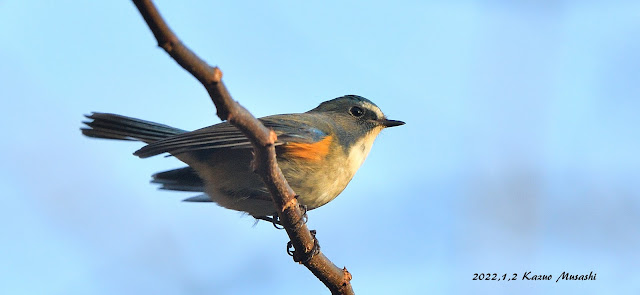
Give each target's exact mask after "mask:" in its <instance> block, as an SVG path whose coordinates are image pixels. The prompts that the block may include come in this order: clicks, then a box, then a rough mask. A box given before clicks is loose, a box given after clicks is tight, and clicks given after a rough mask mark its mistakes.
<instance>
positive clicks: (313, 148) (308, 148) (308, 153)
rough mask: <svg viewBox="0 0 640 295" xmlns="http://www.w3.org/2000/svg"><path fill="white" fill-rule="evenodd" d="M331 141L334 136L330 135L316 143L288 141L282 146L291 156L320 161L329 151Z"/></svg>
mask: <svg viewBox="0 0 640 295" xmlns="http://www.w3.org/2000/svg"><path fill="white" fill-rule="evenodd" d="M331 141H333V137H332V136H331V135H329V136H325V138H323V139H322V140H320V141H318V142H314V143H299V142H288V143H287V144H285V145H282V148H283V149H284V152H285V153H286V154H287V156H289V157H294V158H300V159H305V160H308V161H315V162H318V161H320V160H322V159H324V157H326V156H327V154H328V153H329V146H330V145H331Z"/></svg>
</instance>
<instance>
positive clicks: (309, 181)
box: [82, 95, 404, 219]
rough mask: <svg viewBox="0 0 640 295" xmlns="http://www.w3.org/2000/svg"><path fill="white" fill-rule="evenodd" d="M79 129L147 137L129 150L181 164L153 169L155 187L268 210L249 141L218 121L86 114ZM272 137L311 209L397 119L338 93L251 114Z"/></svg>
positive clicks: (261, 213) (334, 191) (336, 190)
mask: <svg viewBox="0 0 640 295" xmlns="http://www.w3.org/2000/svg"><path fill="white" fill-rule="evenodd" d="M87 118H89V119H91V121H88V122H84V124H86V125H87V126H88V127H85V128H82V133H83V134H84V135H86V136H89V137H96V138H107V139H120V140H138V141H143V142H145V143H147V145H146V146H144V147H143V148H141V149H139V150H138V151H136V152H135V153H134V155H136V156H138V157H140V158H147V157H151V156H155V155H159V154H162V153H169V154H171V155H172V156H174V157H176V158H178V159H179V160H181V161H182V162H184V163H186V164H187V165H189V166H188V167H184V168H179V169H174V170H169V171H165V172H160V173H157V174H155V175H153V181H152V182H154V183H159V184H161V185H162V186H161V188H162V189H168V190H176V191H192V192H202V193H204V194H202V195H199V196H196V197H192V198H189V199H186V200H185V201H194V202H211V201H213V202H216V203H217V204H218V205H220V206H222V207H225V208H229V209H233V210H237V211H243V212H246V213H248V214H250V215H252V216H254V217H255V218H259V219H265V217H269V216H276V215H277V213H276V209H275V207H274V205H273V203H272V201H271V196H270V194H269V191H268V190H267V189H266V187H265V185H264V183H263V182H262V180H261V178H260V177H259V176H258V175H257V174H255V173H254V172H253V170H252V168H251V161H252V159H253V156H252V145H251V143H250V142H249V140H248V139H247V138H246V137H245V136H244V135H243V134H242V133H241V132H240V130H238V129H237V128H236V127H235V126H233V125H231V124H229V123H227V122H223V123H219V124H216V125H213V126H209V127H205V128H202V129H198V130H195V131H191V132H187V131H185V130H181V129H177V128H173V127H169V126H166V125H162V124H158V123H153V122H148V121H144V120H140V119H134V118H129V117H125V116H120V115H115V114H106V113H92V114H91V115H88V116H87ZM259 120H260V121H261V122H262V123H263V124H264V125H265V126H266V127H267V128H270V129H272V130H273V131H275V133H276V134H277V136H278V140H277V141H276V155H277V160H278V165H279V167H280V169H281V170H282V173H283V174H284V176H285V178H286V179H287V181H288V183H289V185H290V186H291V188H292V189H293V190H294V191H295V192H296V194H297V195H298V196H299V197H298V201H299V202H300V203H301V204H302V205H304V206H306V207H307V209H308V210H311V209H315V208H318V207H320V206H322V205H324V204H326V203H328V202H330V201H331V200H333V199H334V198H335V197H336V196H338V194H340V193H341V192H342V190H344V188H345V187H346V186H347V184H348V183H349V181H351V179H352V178H353V176H354V174H355V173H356V171H357V170H358V168H360V165H362V163H363V162H364V160H365V158H366V157H367V155H368V154H369V151H370V150H371V146H372V145H373V141H374V140H375V138H376V137H377V136H378V134H379V133H380V131H382V129H384V128H387V127H394V126H399V125H403V124H404V122H402V121H396V120H389V119H387V118H386V117H385V115H384V114H383V113H382V111H381V110H380V108H378V106H376V105H375V104H374V103H373V102H371V101H369V100H368V99H366V98H364V97H360V96H357V95H346V96H342V97H338V98H335V99H332V100H329V101H325V102H323V103H321V104H320V105H319V106H318V107H316V108H314V109H312V110H310V111H308V112H305V113H300V114H284V115H273V116H267V117H263V118H260V119H259Z"/></svg>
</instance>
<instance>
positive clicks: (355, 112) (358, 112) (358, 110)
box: [349, 107, 364, 117]
mask: <svg viewBox="0 0 640 295" xmlns="http://www.w3.org/2000/svg"><path fill="white" fill-rule="evenodd" d="M349 113H351V115H353V116H354V117H362V115H364V110H363V109H362V108H361V107H351V108H350V109H349Z"/></svg>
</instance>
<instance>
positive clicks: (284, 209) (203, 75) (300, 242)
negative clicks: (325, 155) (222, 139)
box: [133, 0, 354, 294]
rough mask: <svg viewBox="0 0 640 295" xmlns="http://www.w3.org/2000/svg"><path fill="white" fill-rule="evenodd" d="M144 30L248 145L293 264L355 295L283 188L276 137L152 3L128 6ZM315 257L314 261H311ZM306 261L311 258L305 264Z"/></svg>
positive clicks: (338, 291) (142, 0)
mask: <svg viewBox="0 0 640 295" xmlns="http://www.w3.org/2000/svg"><path fill="white" fill-rule="evenodd" d="M133 2H134V4H135V5H136V7H137V8H138V10H139V11H140V14H142V17H143V18H144V20H145V21H146V23H147V25H148V26H149V28H150V29H151V32H153V35H154V36H155V38H156V40H157V41H158V46H160V47H162V48H163V49H164V50H165V51H166V52H167V53H168V54H169V55H170V56H171V57H172V58H173V59H174V60H175V61H176V62H177V63H178V64H180V66H182V67H183V68H184V69H185V70H187V71H188V72H189V73H191V74H192V75H193V76H194V77H195V78H196V79H198V81H200V82H201V83H202V85H204V87H205V88H206V89H207V92H208V93H209V96H210V97H211V100H212V101H213V103H214V104H215V106H216V109H217V115H218V117H220V119H222V120H228V121H229V122H230V123H231V124H233V125H234V126H236V127H237V128H238V129H240V130H241V131H242V133H244V135H245V136H247V138H249V140H250V141H251V143H252V144H253V148H254V153H255V159H254V160H255V161H254V163H255V164H256V167H255V168H256V172H257V173H258V174H259V175H260V176H261V177H262V180H263V181H264V183H265V185H266V186H267V188H268V189H269V192H270V193H271V197H272V199H273V202H274V204H275V206H276V208H277V209H278V215H279V217H280V221H281V223H282V225H283V226H284V228H285V229H286V231H287V234H288V235H289V238H290V239H291V243H292V245H293V246H294V248H295V249H297V250H296V255H295V256H296V257H294V259H295V260H296V261H303V262H304V265H305V266H306V267H307V268H308V269H309V270H310V271H311V272H312V273H313V274H314V275H315V276H316V277H318V279H320V281H322V282H323V283H324V284H325V285H326V286H327V288H329V290H331V293H332V294H354V293H353V289H352V288H351V283H350V280H351V274H349V272H348V271H347V270H346V268H343V269H340V268H338V267H336V266H335V265H334V264H333V263H332V262H331V261H330V260H329V259H328V258H327V257H326V256H324V255H323V254H322V253H321V252H319V250H317V248H316V247H315V246H314V245H316V242H317V240H316V239H315V237H314V236H313V235H312V234H311V232H310V231H309V229H308V228H307V226H306V225H305V224H304V222H303V221H302V220H303V213H302V211H301V210H300V206H299V204H298V201H297V199H296V194H295V193H294V192H293V190H292V189H291V187H289V185H288V184H287V181H286V179H285V178H284V175H283V174H282V171H281V170H280V168H279V167H278V163H277V160H276V152H275V146H274V143H275V141H276V139H277V137H276V134H275V133H274V132H273V131H272V130H269V129H267V128H266V127H264V125H262V123H260V121H258V120H257V119H256V118H255V117H253V116H252V115H251V113H249V111H247V110H246V109H245V108H244V107H242V106H241V105H240V104H238V103H237V102H236V101H234V100H233V99H232V98H231V95H230V94H229V92H228V91H227V88H226V87H225V85H224V83H223V82H222V72H221V71H220V69H218V68H217V67H211V66H209V65H208V64H207V63H206V62H205V61H203V60H202V59H200V58H199V57H198V56H197V55H196V54H195V53H193V51H191V50H190V49H189V48H187V47H186V46H185V45H184V44H182V42H180V40H179V39H178V36H176V34H175V33H173V31H171V29H170V28H169V26H168V25H167V24H166V22H165V21H164V19H163V18H162V16H161V15H160V13H159V12H158V10H157V9H156V7H155V6H154V4H153V2H152V1H150V0H133ZM316 251H317V253H316ZM314 253H316V254H315V255H313V254H314ZM306 257H311V258H310V259H306Z"/></svg>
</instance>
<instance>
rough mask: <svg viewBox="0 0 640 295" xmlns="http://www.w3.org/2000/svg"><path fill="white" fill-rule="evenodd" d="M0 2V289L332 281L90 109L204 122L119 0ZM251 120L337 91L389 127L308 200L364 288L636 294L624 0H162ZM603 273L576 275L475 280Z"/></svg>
mask: <svg viewBox="0 0 640 295" xmlns="http://www.w3.org/2000/svg"><path fill="white" fill-rule="evenodd" d="M76 2H77V1H56V2H55V3H53V2H51V3H35V2H26V1H6V0H5V1H0V38H1V39H2V40H3V45H2V46H0V65H1V66H0V98H1V99H2V105H3V107H2V116H0V124H1V125H2V126H5V129H4V136H3V138H4V141H3V144H2V145H1V146H0V155H2V162H3V164H4V165H3V166H4V169H1V171H0V194H1V195H2V196H4V198H3V202H2V203H3V205H2V206H0V221H2V223H0V224H2V226H0V234H1V235H2V236H3V237H4V239H3V242H2V243H0V265H2V267H0V293H3V294H114V293H120V294H141V293H149V294H254V293H258V292H261V293H262V292H273V293H276V294H300V293H302V292H304V293H306V294H326V293H327V291H326V289H324V287H323V286H322V284H321V283H320V282H318V281H317V280H316V279H315V277H313V276H312V275H311V274H310V273H309V272H308V271H307V270H306V269H305V268H304V267H302V266H299V265H296V264H294V263H293V262H292V261H291V260H290V258H289V257H288V256H287V255H286V253H285V245H286V242H287V237H286V234H285V233H284V232H282V231H277V230H275V229H273V227H272V226H271V225H270V224H264V223H260V224H257V225H255V226H254V221H253V219H252V218H250V217H246V216H242V215H241V214H239V213H237V212H232V211H228V210H225V209H222V208H220V207H217V206H216V205H212V204H208V205H207V204H188V203H182V202H180V200H181V199H183V198H186V197H189V196H190V195H189V194H184V193H175V192H165V191H158V190H156V187H154V185H152V184H149V183H148V181H149V179H150V175H151V174H153V173H155V172H158V171H162V170H166V169H171V168H176V167H180V166H181V164H180V163H179V162H178V161H177V160H176V159H173V158H163V157H156V158H151V159H145V160H141V159H138V158H136V157H134V156H132V155H131V153H132V152H133V151H135V150H136V149H138V148H139V147H140V146H141V145H140V144H137V143H129V142H111V141H104V140H92V139H88V138H85V137H82V136H81V135H80V132H79V130H78V129H79V128H80V126H81V123H80V122H81V121H82V120H83V117H82V115H83V114H87V113H89V112H92V111H101V112H113V113H119V114H123V115H128V116H133V117H138V118H143V119H146V120H151V121H157V122H160V123H164V124H168V125H172V126H175V127H179V128H183V129H196V128H200V127H204V126H207V125H211V124H214V123H217V122H219V119H218V118H217V117H215V110H214V108H213V105H212V103H211V102H210V100H209V98H208V96H207V94H206V92H205V91H204V89H203V87H202V86H201V85H199V84H198V82H197V81H196V80H195V79H193V78H192V77H191V76H189V75H188V74H187V73H186V72H184V71H183V70H181V69H180V68H179V67H178V66H177V64H175V62H173V61H172V60H171V59H170V58H169V57H168V56H167V55H166V54H165V53H164V52H163V51H162V50H160V49H159V48H157V47H156V46H155V45H156V43H155V40H154V39H153V36H152V35H151V33H150V31H149V30H148V28H147V27H146V25H145V24H144V22H143V21H142V18H141V17H140V16H139V14H138V12H137V10H136V9H135V7H134V6H133V4H132V3H130V2H128V1H103V2H101V3H76ZM157 5H158V7H159V9H160V11H161V12H162V13H163V15H164V16H165V17H166V19H167V21H168V22H169V24H170V25H171V26H172V28H173V29H174V31H176V33H177V34H178V35H179V36H180V37H181V39H182V40H183V41H184V42H185V43H186V44H187V45H188V46H189V47H191V48H192V49H194V50H195V51H196V52H197V53H198V54H199V55H200V56H201V57H203V58H204V59H205V60H207V61H208V62H209V63H210V64H212V65H218V66H220V67H221V69H222V71H223V72H224V81H225V83H226V85H227V87H228V88H229V90H230V92H231V94H232V95H233V97H234V98H235V99H236V100H239V101H240V102H241V103H242V104H243V105H244V106H245V107H247V108H248V109H249V110H250V111H251V112H252V113H253V114H254V115H256V116H265V115H270V114H276V113H291V112H303V111H306V110H309V109H311V108H313V107H315V106H316V105H318V104H319V103H320V102H322V101H325V100H328V99H331V98H334V97H337V96H341V95H344V94H358V95H362V96H365V97H367V98H369V99H371V100H372V101H374V102H375V103H376V104H378V106H380V107H381V109H382V110H383V111H384V112H385V113H386V114H387V115H388V116H389V118H392V119H398V120H403V121H406V122H407V125H405V126H402V127H398V128H393V129H389V130H385V131H384V132H383V133H382V134H381V135H380V137H379V138H378V140H377V141H376V143H375V145H374V147H373V149H372V151H371V154H370V155H369V158H368V159H367V161H366V162H365V164H364V165H363V167H362V168H361V169H360V171H359V172H358V174H356V177H355V178H354V179H353V181H352V182H351V183H350V185H349V186H348V187H347V189H346V190H345V191H344V192H343V193H342V194H341V195H340V196H339V197H338V198H337V199H336V200H334V201H333V202H332V203H330V204H328V205H326V206H324V207H322V208H320V209H317V210H314V211H312V212H310V214H309V218H310V221H309V226H310V228H313V229H316V230H318V238H319V239H320V242H321V244H322V250H323V251H324V253H325V254H326V255H327V256H328V257H330V258H331V259H332V260H333V262H334V263H336V264H337V265H339V266H346V267H347V268H348V269H349V271H350V272H351V273H352V274H353V276H354V278H353V281H352V284H353V287H354V289H355V290H356V292H358V293H361V294H390V293H391V292H393V293H396V294H397V293H398V292H400V293H404V294H424V293H433V294H468V293H470V292H473V293H475V294H568V293H569V294H571V293H580V294H637V293H638V292H639V291H640V283H638V282H639V281H638V280H637V277H638V276H639V275H640V265H639V264H638V261H640V256H639V254H638V251H637V249H638V248H640V200H639V197H640V185H639V184H638V179H639V178H640V157H639V156H638V151H639V150H640V128H639V127H640V119H639V118H640V116H638V113H639V112H640V99H639V98H640V71H639V70H638V69H640V54H639V53H638V52H640V39H638V38H637V36H639V35H640V13H639V11H640V3H638V2H637V1H396V2H394V3H391V2H389V3H385V2H372V1H353V2H349V3H343V2H341V1H322V2H320V1H305V2H304V3H303V2H300V3H295V2H287V1H269V2H264V1H263V2H259V1H224V2H223V1H186V2H185V1H181V2H179V3H178V2H176V1H158V2H157ZM526 271H532V273H534V274H536V273H537V274H552V275H553V276H554V278H556V277H557V276H558V275H559V274H560V273H562V272H563V271H568V272H571V273H589V272H591V271H593V272H595V273H597V280H596V281H590V282H560V283H557V284H556V283H555V280H554V282H527V281H515V282H485V281H483V282H478V281H473V280H472V278H473V274H474V273H480V272H490V273H494V272H495V273H498V274H500V275H501V274H504V273H507V274H512V273H518V274H520V275H521V274H522V273H524V272H526Z"/></svg>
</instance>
